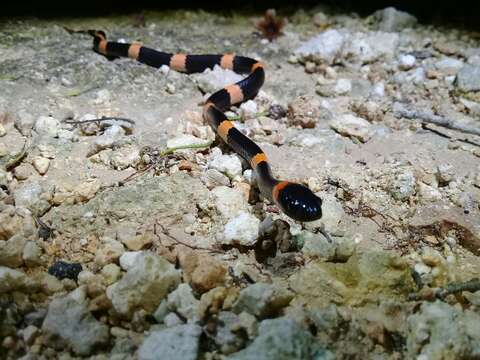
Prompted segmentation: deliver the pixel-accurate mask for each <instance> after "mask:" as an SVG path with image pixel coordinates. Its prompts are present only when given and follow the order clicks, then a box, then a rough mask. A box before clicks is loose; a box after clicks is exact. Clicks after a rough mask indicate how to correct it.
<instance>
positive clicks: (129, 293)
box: [107, 252, 181, 316]
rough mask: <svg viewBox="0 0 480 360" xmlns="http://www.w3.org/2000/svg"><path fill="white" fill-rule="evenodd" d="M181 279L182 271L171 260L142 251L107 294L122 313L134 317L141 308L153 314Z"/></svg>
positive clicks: (108, 289) (116, 308)
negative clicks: (135, 312) (134, 313)
mask: <svg viewBox="0 0 480 360" xmlns="http://www.w3.org/2000/svg"><path fill="white" fill-rule="evenodd" d="M180 279H181V273H180V271H179V270H176V269H175V267H174V266H173V265H172V264H170V263H169V262H168V261H167V260H165V259H164V258H162V257H160V256H158V255H155V254H152V253H150V252H142V254H141V255H140V256H139V257H138V258H137V261H136V263H135V264H134V265H133V266H132V267H130V268H129V269H128V270H127V273H126V274H125V275H124V276H123V277H122V279H121V280H120V281H118V282H116V283H114V284H113V285H110V286H109V287H108V288H107V297H108V298H109V299H110V301H111V302H112V305H113V307H114V308H115V310H116V311H117V312H118V313H119V314H121V315H124V316H131V315H132V313H133V312H134V311H135V310H138V309H144V310H146V311H147V312H152V313H153V312H154V311H155V309H156V307H157V306H158V304H159V303H160V301H161V300H162V299H164V298H165V297H166V296H167V295H168V293H169V292H170V291H172V290H174V289H175V288H176V287H177V286H178V284H179V283H180Z"/></svg>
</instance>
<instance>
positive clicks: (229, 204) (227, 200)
mask: <svg viewBox="0 0 480 360" xmlns="http://www.w3.org/2000/svg"><path fill="white" fill-rule="evenodd" d="M211 193H212V195H213V198H214V203H215V207H216V209H217V210H218V212H219V213H220V214H221V215H222V216H223V217H224V218H225V219H231V218H232V217H233V216H235V215H237V214H238V213H239V212H241V211H243V212H246V211H248V203H247V200H245V197H244V196H243V194H242V193H241V192H240V191H237V190H234V189H231V188H229V187H226V186H218V187H216V188H214V189H213V190H212V192H211Z"/></svg>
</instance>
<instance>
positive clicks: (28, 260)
mask: <svg viewBox="0 0 480 360" xmlns="http://www.w3.org/2000/svg"><path fill="white" fill-rule="evenodd" d="M41 255H42V249H41V248H40V246H38V245H37V244H36V243H35V242H34V241H27V243H26V244H25V247H24V248H23V253H22V259H23V261H24V262H25V265H27V266H28V267H34V266H37V265H40V264H41V263H42V260H41V258H40V257H41Z"/></svg>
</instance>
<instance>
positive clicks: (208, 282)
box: [178, 251, 227, 293]
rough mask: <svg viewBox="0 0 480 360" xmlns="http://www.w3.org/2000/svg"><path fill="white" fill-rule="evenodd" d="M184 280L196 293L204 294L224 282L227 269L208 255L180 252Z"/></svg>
mask: <svg viewBox="0 0 480 360" xmlns="http://www.w3.org/2000/svg"><path fill="white" fill-rule="evenodd" d="M178 258H179V261H180V266H181V268H182V270H183V276H184V280H185V281H187V282H188V283H190V285H191V286H192V288H193V289H194V290H195V291H198V292H201V293H203V292H206V291H208V290H210V289H213V288H215V287H217V286H220V285H222V284H223V283H224V282H225V276H226V275H227V269H226V267H225V265H223V264H222V263H221V262H220V261H218V260H216V259H215V258H214V257H212V256H210V255H208V254H198V253H195V252H194V251H182V252H181V253H180V254H179V255H178Z"/></svg>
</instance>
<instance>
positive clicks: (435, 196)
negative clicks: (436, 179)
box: [418, 182, 442, 202]
mask: <svg viewBox="0 0 480 360" xmlns="http://www.w3.org/2000/svg"><path fill="white" fill-rule="evenodd" d="M418 195H419V196H420V198H421V199H422V200H423V201H425V202H431V201H436V200H440V199H441V198H442V194H441V193H440V191H438V189H435V188H434V187H432V186H430V185H427V184H424V183H422V182H419V183H418Z"/></svg>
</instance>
